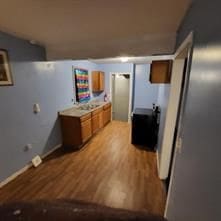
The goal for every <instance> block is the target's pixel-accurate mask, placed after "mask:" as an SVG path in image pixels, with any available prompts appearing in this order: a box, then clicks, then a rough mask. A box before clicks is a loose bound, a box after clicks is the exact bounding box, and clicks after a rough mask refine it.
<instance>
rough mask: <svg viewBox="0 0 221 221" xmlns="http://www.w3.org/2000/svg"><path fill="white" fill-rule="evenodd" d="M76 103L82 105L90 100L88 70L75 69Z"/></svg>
mask: <svg viewBox="0 0 221 221" xmlns="http://www.w3.org/2000/svg"><path fill="white" fill-rule="evenodd" d="M73 72H74V73H73V75H74V82H75V91H76V101H77V102H80V103H84V102H88V101H89V100H90V90H89V79H88V70H85V69H83V68H73Z"/></svg>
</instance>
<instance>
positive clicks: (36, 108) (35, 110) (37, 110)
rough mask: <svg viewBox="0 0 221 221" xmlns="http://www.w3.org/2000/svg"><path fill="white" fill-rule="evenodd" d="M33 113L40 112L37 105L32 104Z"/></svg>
mask: <svg viewBox="0 0 221 221" xmlns="http://www.w3.org/2000/svg"><path fill="white" fill-rule="evenodd" d="M33 111H34V113H35V114H37V113H39V112H40V111H41V109H40V105H39V104H34V106H33Z"/></svg>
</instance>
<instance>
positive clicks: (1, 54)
mask: <svg viewBox="0 0 221 221" xmlns="http://www.w3.org/2000/svg"><path fill="white" fill-rule="evenodd" d="M7 85H13V80H12V74H11V69H10V65H9V57H8V52H7V51H6V50H4V49H0V86H7Z"/></svg>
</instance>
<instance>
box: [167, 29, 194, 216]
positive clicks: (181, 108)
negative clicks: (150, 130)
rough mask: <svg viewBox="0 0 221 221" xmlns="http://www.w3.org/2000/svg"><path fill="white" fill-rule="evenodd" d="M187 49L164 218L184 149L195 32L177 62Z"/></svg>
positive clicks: (187, 39)
mask: <svg viewBox="0 0 221 221" xmlns="http://www.w3.org/2000/svg"><path fill="white" fill-rule="evenodd" d="M185 49H188V53H187V66H186V72H185V73H184V74H185V75H186V77H185V79H184V87H183V92H182V97H180V101H181V102H180V101H179V108H178V113H177V122H176V125H177V134H176V137H174V144H173V145H174V155H173V159H170V162H172V166H171V176H170V182H169V189H168V194H167V199H166V206H165V211H164V217H167V210H168V205H169V201H170V196H171V188H172V182H173V176H174V168H175V163H176V157H177V154H180V153H181V149H182V138H181V137H182V123H183V122H182V119H183V115H184V109H185V104H186V97H187V91H188V86H189V75H190V68H191V60H192V59H191V57H192V49H193V32H190V34H189V35H188V36H187V38H186V39H185V40H184V41H183V43H182V44H181V46H180V47H179V48H178V50H177V51H176V53H175V55H174V60H176V58H179V56H180V54H182V52H183V51H184V50H185Z"/></svg>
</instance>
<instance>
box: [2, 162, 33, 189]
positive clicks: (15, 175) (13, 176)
mask: <svg viewBox="0 0 221 221" xmlns="http://www.w3.org/2000/svg"><path fill="white" fill-rule="evenodd" d="M31 167H32V164H31V163H29V164H27V165H26V166H24V167H23V168H22V169H20V170H18V171H17V172H15V173H14V174H12V175H11V176H10V177H8V178H6V179H5V180H3V181H2V182H1V183H0V188H2V187H3V186H5V185H6V184H8V183H9V182H11V181H12V180H14V179H15V178H16V177H17V176H19V175H21V174H22V173H24V172H25V171H26V170H28V169H29V168H31Z"/></svg>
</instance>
